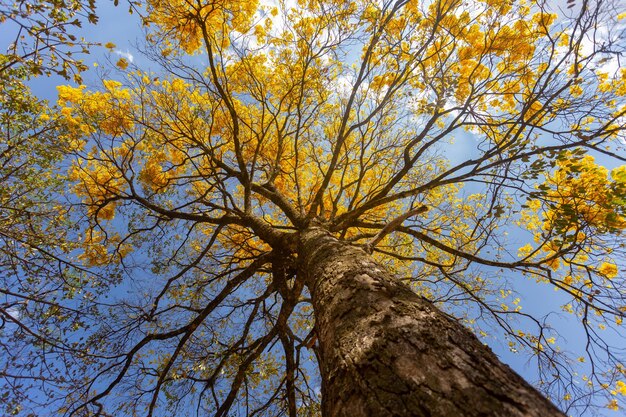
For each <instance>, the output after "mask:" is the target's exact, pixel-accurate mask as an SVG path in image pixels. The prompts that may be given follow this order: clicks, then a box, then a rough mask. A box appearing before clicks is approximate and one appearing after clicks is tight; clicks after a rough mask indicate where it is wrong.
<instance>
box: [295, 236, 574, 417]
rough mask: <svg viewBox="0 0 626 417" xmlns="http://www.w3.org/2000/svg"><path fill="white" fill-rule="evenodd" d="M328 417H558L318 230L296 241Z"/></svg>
mask: <svg viewBox="0 0 626 417" xmlns="http://www.w3.org/2000/svg"><path fill="white" fill-rule="evenodd" d="M299 258H300V260H301V266H300V267H301V271H300V273H303V274H305V277H306V280H307V286H308V287H309V290H310V291H311V293H312V297H313V306H314V310H315V320H316V324H315V326H316V332H317V337H318V341H319V350H320V357H321V364H320V369H321V374H322V410H323V416H324V417H331V416H332V417H335V416H346V417H359V416H368V417H370V416H377V417H378V416H424V417H443V416H450V417H464V416H484V417H487V416H490V417H496V416H502V417H517V416H519V417H521V416H524V417H553V416H554V417H556V416H559V417H564V414H562V413H561V412H560V411H559V410H557V408H556V407H555V406H554V405H553V404H552V403H550V402H549V401H548V400H547V399H545V398H544V397H543V396H542V395H541V394H539V392H537V391H536V390H535V389H534V388H533V387H531V386H530V385H529V384H528V383H526V382H525V381H524V380H523V379H522V378H521V377H520V376H519V375H517V374H516V373H515V372H514V371H513V370H511V369H510V368H509V367H508V366H507V365H504V364H503V363H501V362H500V361H499V360H498V358H497V357H496V356H495V355H494V354H493V352H491V350H490V349H489V348H488V347H486V346H484V345H483V344H482V343H481V342H480V341H479V340H478V339H477V338H476V337H475V336H474V335H473V334H472V333H471V332H470V331H468V330H467V329H465V328H464V327H463V326H462V325H460V324H459V323H457V322H456V321H454V320H451V319H450V318H448V317H447V316H446V315H444V314H443V313H441V312H440V311H439V310H438V309H437V308H436V307H435V306H433V305H432V304H431V303H430V302H428V301H427V300H425V299H424V298H422V297H420V296H418V295H416V294H415V293H414V292H412V291H411V290H410V289H409V288H408V287H407V286H405V285H404V284H402V283H400V282H398V281H397V280H396V279H394V278H393V277H391V276H390V274H389V273H387V272H386V271H385V270H384V269H383V268H382V267H381V266H379V265H378V264H376V262H375V261H374V260H373V259H372V258H371V257H370V256H369V255H367V253H366V252H365V251H363V250H361V249H359V248H356V247H353V246H350V245H348V244H345V243H342V242H340V241H338V240H337V239H335V238H333V237H332V236H330V235H329V234H328V233H327V232H326V231H324V230H323V229H322V228H317V227H312V228H310V229H308V230H307V231H306V232H304V233H302V235H301V247H300V253H299Z"/></svg>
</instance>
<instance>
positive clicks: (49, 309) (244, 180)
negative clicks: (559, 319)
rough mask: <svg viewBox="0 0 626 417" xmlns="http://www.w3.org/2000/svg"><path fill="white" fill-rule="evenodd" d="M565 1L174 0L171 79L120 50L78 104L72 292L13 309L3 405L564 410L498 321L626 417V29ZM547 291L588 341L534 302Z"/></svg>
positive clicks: (302, 411)
mask: <svg viewBox="0 0 626 417" xmlns="http://www.w3.org/2000/svg"><path fill="white" fill-rule="evenodd" d="M548 6H549V4H547V3H543V2H541V1H539V2H519V3H515V4H511V2H499V1H492V0H488V1H484V2H483V1H477V2H472V3H471V4H468V3H463V2H461V1H457V0H440V1H435V2H431V3H424V4H418V3H417V2H414V1H408V0H399V1H384V2H374V1H334V2H327V1H323V2H322V1H313V0H311V1H304V0H303V1H299V2H298V4H297V7H296V6H294V7H292V6H290V5H289V4H287V3H286V2H279V3H277V4H276V5H274V6H272V5H267V4H258V3H256V2H251V1H243V0H231V1H220V2H212V3H205V2H192V1H189V0H179V1H167V2H164V1H159V0H151V1H148V2H147V3H146V5H145V14H144V16H143V23H144V24H145V25H147V28H148V32H147V36H146V51H145V53H146V55H147V56H148V57H150V58H151V60H152V62H153V63H154V65H158V66H159V68H160V69H159V72H151V71H147V70H141V69H140V68H135V67H133V66H130V65H129V63H128V62H126V61H120V62H119V63H118V71H119V74H118V75H119V76H118V77H117V79H107V80H104V81H103V82H102V88H100V89H87V88H86V87H85V86H77V87H73V86H59V88H58V90H59V102H58V106H59V109H58V111H57V112H56V113H55V116H54V120H55V123H57V124H58V128H57V131H56V134H57V137H58V138H59V140H61V141H62V142H63V143H65V144H66V146H65V148H64V153H65V154H66V155H67V158H68V159H67V161H65V162H63V163H60V164H59V166H61V167H67V168H68V174H67V178H66V181H67V183H66V184H67V188H68V190H69V192H68V194H67V195H66V196H65V197H66V198H68V199H70V200H71V201H72V202H73V204H74V205H73V211H72V212H71V213H70V214H69V215H68V216H70V218H72V219H73V221H75V222H76V223H78V224H79V225H80V230H78V231H77V232H75V233H74V232H71V233H70V236H68V239H69V240H70V241H72V242H73V243H74V244H75V245H76V247H75V248H71V249H69V250H67V252H68V253H67V254H66V255H64V256H59V258H60V259H63V260H65V259H67V264H64V265H65V266H64V267H63V268H60V270H59V271H58V273H57V277H56V281H55V282H63V285H62V286H61V287H58V288H51V289H49V290H47V291H43V292H42V291H39V293H38V294H39V295H40V296H38V297H36V298H34V299H33V300H32V301H30V302H25V303H23V304H21V305H20V307H19V308H18V309H17V310H14V312H13V313H12V314H11V313H8V312H7V310H6V309H3V310H0V311H1V312H2V314H3V318H4V319H5V324H4V328H3V331H4V334H3V335H2V344H3V345H2V346H3V347H4V348H5V350H6V352H7V353H9V354H8V355H7V356H8V358H7V359H6V364H5V365H4V369H6V370H4V371H3V373H2V376H3V377H4V381H5V382H4V388H5V389H4V394H3V396H4V398H6V399H12V400H13V402H12V403H11V404H19V405H20V407H23V409H24V413H29V412H34V413H36V412H37V410H38V407H40V408H41V407H44V408H46V409H48V410H51V409H53V408H54V409H57V410H60V412H62V413H65V414H67V415H126V414H128V415H131V414H140V415H149V416H151V415H156V414H164V415H172V414H189V415H191V414H210V415H215V416H226V415H269V416H276V415H289V416H295V415H303V416H304V415H319V414H322V415H324V416H335V415H337V416H340V415H346V416H348V415H390V416H392V415H398V416H403V415H424V416H444V415H467V416H473V415H490V416H499V415H506V416H509V415H520V416H521V415H525V416H527V415H531V416H551V415H554V416H557V415H558V416H560V415H563V414H562V413H561V411H558V410H557V408H556V407H554V406H553V405H552V404H551V403H550V402H549V401H548V400H546V399H544V398H543V397H542V396H541V395H540V394H538V392H537V391H535V389H534V388H532V387H531V386H530V385H528V384H527V383H526V382H524V381H523V380H522V379H521V378H520V377H519V376H517V375H516V374H515V373H514V372H513V371H511V370H510V369H509V368H508V367H506V366H505V365H503V364H502V363H500V362H499V360H498V359H497V358H496V356H495V355H494V354H493V353H491V351H490V350H489V349H488V348H487V347H485V346H484V345H483V343H482V342H481V341H479V339H478V338H477V336H474V335H473V334H472V331H473V332H474V333H475V334H476V335H478V336H480V337H483V338H485V340H490V339H489V334H488V333H487V332H488V331H489V332H492V334H497V335H500V334H501V335H503V337H505V338H506V340H507V341H508V343H509V346H510V347H511V349H512V350H525V351H526V352H527V353H529V354H531V355H532V356H533V357H534V358H536V362H537V365H538V370H539V374H540V381H539V388H540V389H541V390H543V391H544V392H545V393H547V394H548V395H550V396H551V399H552V401H554V402H556V403H557V404H558V405H559V406H560V408H561V409H562V410H564V411H566V412H568V413H569V412H576V411H577V412H579V413H582V412H585V411H586V410H587V409H588V407H589V406H602V407H604V406H608V407H610V408H618V407H619V401H622V400H623V395H624V394H626V385H625V380H626V368H624V361H625V358H624V351H623V348H620V346H623V343H622V341H623V338H624V332H623V330H621V327H620V326H621V324H622V320H623V318H624V316H625V315H626V292H624V287H625V281H624V277H623V273H622V275H620V271H623V270H624V265H621V264H619V262H620V260H623V259H624V243H623V239H622V233H623V230H624V228H625V227H626V220H625V218H624V215H625V213H624V211H625V210H626V167H624V166H621V167H616V168H614V169H612V170H611V171H609V170H608V169H607V168H605V167H603V166H602V165H601V164H599V163H597V162H596V160H601V159H602V160H604V161H611V162H610V163H612V164H615V163H616V162H623V161H624V159H625V158H624V157H623V156H622V150H623V144H622V142H621V140H623V138H624V122H623V121H624V114H625V112H626V102H625V99H624V96H625V95H626V90H625V89H624V81H625V79H626V71H625V70H624V69H623V68H619V56H620V55H621V54H622V53H623V48H624V36H623V32H620V30H621V29H620V27H621V26H620V24H619V23H618V20H617V18H618V17H620V16H622V15H619V10H617V7H618V6H614V7H609V6H610V5H608V4H606V3H604V2H583V4H582V5H580V7H577V8H573V9H568V10H565V11H563V12H562V13H561V14H559V15H557V14H556V13H555V12H554V11H551V10H550V9H549V7H548ZM616 64H617V65H616ZM453 136H456V144H457V145H454V144H453ZM455 146H458V147H460V148H461V149H462V150H463V152H461V153H459V152H456V153H455V149H457V148H455ZM605 163H608V162H605ZM72 195H73V196H72ZM58 197H59V198H60V197H61V196H60V195H59V196H58ZM39 232H41V231H39ZM512 237H513V238H512ZM20 274H21V273H19V272H18V273H17V274H16V275H15V276H14V278H13V279H14V280H18V281H19V280H20V279H21V278H22V277H21V276H20ZM5 285H6V284H5ZM535 286H536V287H537V288H539V287H541V286H549V287H554V288H555V289H556V290H557V292H556V293H555V294H556V295H555V296H554V301H553V304H554V308H553V310H557V311H563V312H565V313H572V316H571V317H572V319H573V320H576V321H577V322H578V323H579V324H580V327H581V329H582V331H583V334H584V335H585V337H586V339H585V340H584V341H582V342H581V345H582V346H584V348H583V349H584V351H583V352H582V353H579V354H578V355H577V354H576V352H573V353H574V356H573V357H571V355H570V356H568V352H566V351H564V350H562V349H560V348H558V347H557V340H560V339H558V338H559V335H558V329H554V328H551V317H550V316H546V317H543V316H541V315H540V314H533V313H532V312H530V313H527V312H525V311H524V310H522V309H521V306H520V305H519V304H520V300H519V298H516V296H515V295H514V294H513V293H514V292H521V291H522V290H523V289H524V288H525V287H532V288H535ZM7 288H8V286H7ZM16 288H19V291H17V290H16V291H15V292H16V293H17V292H19V293H24V294H28V293H29V291H32V289H31V288H28V287H25V286H16ZM5 292H7V294H8V291H5ZM546 302H552V300H546ZM468 328H469V329H468ZM609 331H612V332H614V335H610V334H609V333H608V332H609ZM620 343H621V344H620ZM577 356H578V360H577ZM570 357H571V359H570ZM583 362H584V363H583ZM579 363H583V364H581V365H577V364H579ZM577 366H580V367H582V368H577ZM585 366H586V367H585ZM318 370H319V372H318ZM579 371H583V372H584V374H583V373H582V372H581V373H580V374H578V373H577V372H579ZM9 387H10V389H9ZM29 392H30V393H35V392H36V393H37V395H31V396H30V397H31V398H32V402H31V403H27V402H26V399H25V398H24V397H25V395H24V393H29ZM16 397H19V399H17V400H16V399H15V398H16ZM40 408H39V409H40ZM15 412H16V413H19V412H20V411H19V410H16V411H15Z"/></svg>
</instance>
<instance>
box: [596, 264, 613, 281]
mask: <svg viewBox="0 0 626 417" xmlns="http://www.w3.org/2000/svg"><path fill="white" fill-rule="evenodd" d="M598 272H599V273H600V274H602V275H604V276H605V277H607V278H615V277H616V276H617V266H615V264H611V263H608V262H602V264H601V265H600V268H598Z"/></svg>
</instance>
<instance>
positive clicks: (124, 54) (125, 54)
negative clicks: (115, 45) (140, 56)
mask: <svg viewBox="0 0 626 417" xmlns="http://www.w3.org/2000/svg"><path fill="white" fill-rule="evenodd" d="M114 52H115V54H116V55H119V56H121V57H122V58H125V59H126V60H127V61H128V62H130V63H132V62H133V59H135V57H134V56H133V54H131V53H130V52H128V49H127V50H126V52H124V51H120V50H119V49H116V50H115V51H114Z"/></svg>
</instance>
